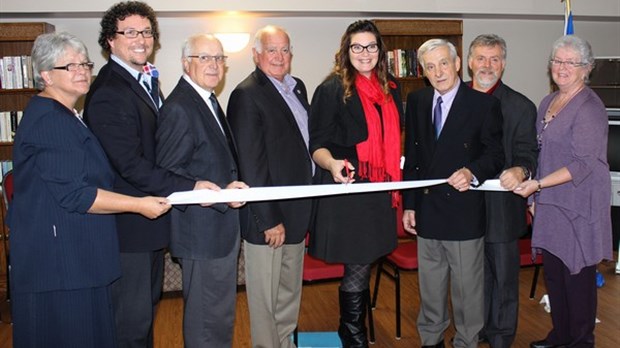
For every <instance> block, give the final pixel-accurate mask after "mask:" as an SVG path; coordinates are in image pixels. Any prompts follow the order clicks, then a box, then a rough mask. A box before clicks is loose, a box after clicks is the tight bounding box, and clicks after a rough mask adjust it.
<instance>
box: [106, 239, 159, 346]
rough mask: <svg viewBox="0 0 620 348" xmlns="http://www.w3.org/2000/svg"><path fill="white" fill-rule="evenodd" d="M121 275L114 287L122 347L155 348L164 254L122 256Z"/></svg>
mask: <svg viewBox="0 0 620 348" xmlns="http://www.w3.org/2000/svg"><path fill="white" fill-rule="evenodd" d="M121 272H122V273H121V277H120V278H119V279H118V280H117V281H115V282H114V283H112V287H111V290H112V303H113V306H114V318H115V321H116V332H117V336H118V345H119V347H120V348H134V347H136V348H138V347H140V348H145V347H147V348H151V347H153V320H154V319H155V309H156V307H157V303H158V302H159V299H160V298H161V292H162V283H163V278H164V250H163V249H160V250H156V251H149V252H139V253H121Z"/></svg>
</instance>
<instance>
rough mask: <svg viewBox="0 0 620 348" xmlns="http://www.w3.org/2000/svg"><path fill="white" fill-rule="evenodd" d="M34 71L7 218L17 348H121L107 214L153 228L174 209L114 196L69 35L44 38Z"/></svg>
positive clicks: (81, 59) (78, 50)
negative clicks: (138, 219) (34, 91)
mask: <svg viewBox="0 0 620 348" xmlns="http://www.w3.org/2000/svg"><path fill="white" fill-rule="evenodd" d="M32 61H33V68H34V69H33V70H34V78H35V83H36V85H37V88H39V89H40V90H41V93H39V94H38V95H36V96H34V97H33V98H32V99H31V100H30V102H29V104H28V106H27V107H26V109H25V111H24V117H23V119H22V120H21V123H20V125H19V128H18V130H17V134H16V136H15V144H14V149H13V162H14V198H13V201H12V202H11V204H10V206H9V218H8V223H9V227H10V229H11V236H10V241H11V272H10V278H11V282H10V284H11V294H12V297H13V298H12V306H13V308H12V312H13V324H14V325H13V345H14V346H15V347H115V346H116V335H115V328H114V319H113V316H112V310H111V305H110V295H109V285H110V283H112V281H113V280H115V279H116V278H118V277H119V276H120V268H119V251H118V240H117V234H116V229H115V219H114V216H112V215H109V214H112V213H118V212H134V213H139V214H142V215H144V216H146V217H148V218H151V219H154V218H156V217H158V216H160V215H161V214H163V213H165V212H166V211H168V210H169V209H170V204H168V203H167V201H166V200H165V199H164V198H156V197H142V198H136V197H129V196H125V195H120V194H116V193H113V192H110V191H108V190H110V189H111V187H112V183H113V179H114V175H113V173H112V170H111V169H110V166H109V164H108V159H107V157H106V155H105V153H104V152H103V149H102V148H101V146H100V145H99V142H98V141H97V139H96V138H95V136H94V135H93V134H92V133H91V132H90V130H89V129H88V128H87V127H86V126H85V125H84V123H83V122H82V120H81V118H80V116H79V114H78V113H77V111H76V110H75V109H74V105H75V103H76V101H77V100H78V98H80V97H81V96H83V95H84V94H85V93H86V92H87V91H88V88H89V85H90V78H91V70H92V68H93V63H92V62H90V60H89V59H88V52H87V50H86V46H84V44H83V43H82V42H81V41H80V40H79V39H77V38H76V37H75V36H72V35H70V34H67V33H60V34H44V35H41V36H39V37H38V38H37V39H36V40H35V42H34V46H33V49H32ZM106 214H107V215H106Z"/></svg>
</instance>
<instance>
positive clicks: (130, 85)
mask: <svg viewBox="0 0 620 348" xmlns="http://www.w3.org/2000/svg"><path fill="white" fill-rule="evenodd" d="M157 116H158V110H157V108H156V107H155V105H153V101H152V100H151V98H150V97H149V95H148V93H147V92H146V91H145V90H144V88H142V86H141V85H140V84H139V82H138V81H137V80H136V79H135V78H134V77H133V76H132V75H131V74H130V73H129V72H128V71H127V70H125V68H123V67H122V66H120V65H119V64H117V63H116V62H114V61H113V60H111V59H110V60H109V61H108V64H106V65H104V66H103V67H102V68H101V70H100V71H99V75H98V76H97V78H96V79H95V81H94V82H93V84H92V85H91V87H90V91H89V92H88V94H87V95H86V102H85V108H84V120H85V122H86V123H87V124H88V126H89V128H90V129H91V130H92V131H93V133H95V135H96V136H97V138H98V139H99V142H101V145H102V146H103V149H104V150H105V152H106V154H107V156H108V158H109V159H110V162H111V164H112V167H113V168H114V171H115V174H116V178H115V181H114V191H116V192H118V193H122V194H126V195H130V196H136V197H142V196H147V195H159V196H168V195H169V194H171V193H172V192H175V191H187V190H192V189H193V187H194V185H195V182H194V181H192V180H189V179H187V178H184V177H182V176H179V175H176V174H174V173H172V172H169V171H167V170H165V169H163V168H161V167H158V166H157V165H155V130H156V129H157ZM169 218H170V217H169V214H166V215H164V216H161V217H159V218H158V219H155V220H150V219H148V218H146V217H143V216H142V215H139V214H131V213H124V214H118V215H116V222H117V229H118V234H119V242H120V247H121V251H123V252H141V251H150V250H157V249H161V248H163V247H166V246H167V245H168V242H169V239H170V236H169V234H170V220H169Z"/></svg>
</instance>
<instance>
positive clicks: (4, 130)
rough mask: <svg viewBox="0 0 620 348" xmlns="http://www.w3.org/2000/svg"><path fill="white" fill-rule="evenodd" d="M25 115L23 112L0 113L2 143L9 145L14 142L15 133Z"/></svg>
mask: <svg viewBox="0 0 620 348" xmlns="http://www.w3.org/2000/svg"><path fill="white" fill-rule="evenodd" d="M23 114H24V113H23V111H1V112H0V142H4V143H8V142H12V141H13V139H14V138H15V131H16V130H17V126H18V125H19V122H20V121H21V119H22V116H23Z"/></svg>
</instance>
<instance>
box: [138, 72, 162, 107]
mask: <svg viewBox="0 0 620 348" xmlns="http://www.w3.org/2000/svg"><path fill="white" fill-rule="evenodd" d="M142 70H143V71H144V73H145V74H147V75H149V76H151V85H150V86H149V85H148V83H146V81H144V80H142V81H144V85H145V86H146V89H147V90H148V91H149V93H150V94H151V98H152V99H153V102H154V103H155V106H157V108H158V109H159V70H157V68H156V67H155V65H153V64H151V63H148V62H147V63H146V65H144V66H143V67H142Z"/></svg>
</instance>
